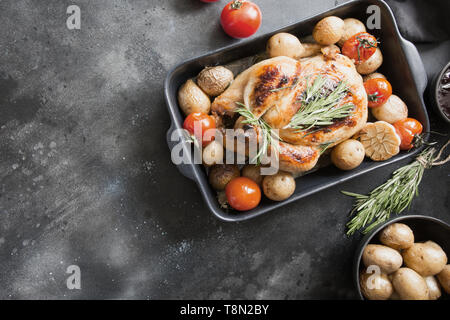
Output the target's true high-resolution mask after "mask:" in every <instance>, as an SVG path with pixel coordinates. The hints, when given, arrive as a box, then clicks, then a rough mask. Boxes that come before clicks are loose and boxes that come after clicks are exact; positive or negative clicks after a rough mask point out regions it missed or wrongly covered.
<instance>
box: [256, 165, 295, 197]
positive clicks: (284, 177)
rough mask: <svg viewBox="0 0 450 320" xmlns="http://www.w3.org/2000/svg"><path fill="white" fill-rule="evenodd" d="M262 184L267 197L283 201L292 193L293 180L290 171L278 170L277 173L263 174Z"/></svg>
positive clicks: (293, 187)
mask: <svg viewBox="0 0 450 320" xmlns="http://www.w3.org/2000/svg"><path fill="white" fill-rule="evenodd" d="M262 186H263V191H264V194H265V195H266V197H267V198H269V199H270V200H274V201H283V200H286V199H287V198H289V197H290V196H292V194H293V193H294V191H295V180H294V177H293V176H292V174H291V173H288V172H284V171H279V172H278V173H277V174H274V175H271V176H265V177H264V180H263V183H262Z"/></svg>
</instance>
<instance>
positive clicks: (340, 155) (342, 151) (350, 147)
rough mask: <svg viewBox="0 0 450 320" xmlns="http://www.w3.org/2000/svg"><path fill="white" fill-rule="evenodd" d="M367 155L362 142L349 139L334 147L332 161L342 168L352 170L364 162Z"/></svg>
mask: <svg viewBox="0 0 450 320" xmlns="http://www.w3.org/2000/svg"><path fill="white" fill-rule="evenodd" d="M365 155H366V152H365V151H364V146H363V145H362V143H361V142H359V141H358V140H354V139H348V140H346V141H344V142H342V143H340V144H338V145H337V146H336V147H334V148H333V150H332V151H331V161H332V162H333V164H334V165H335V166H336V167H338V168H339V169H341V170H352V169H354V168H356V167H358V166H359V165H360V164H361V163H362V162H363V160H364V157H365Z"/></svg>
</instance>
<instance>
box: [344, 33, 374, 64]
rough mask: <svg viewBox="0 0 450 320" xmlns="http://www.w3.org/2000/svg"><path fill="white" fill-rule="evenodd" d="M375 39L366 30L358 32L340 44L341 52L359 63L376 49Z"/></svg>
mask: <svg viewBox="0 0 450 320" xmlns="http://www.w3.org/2000/svg"><path fill="white" fill-rule="evenodd" d="M377 47H378V41H377V39H376V38H375V37H374V36H372V35H370V34H368V33H367V32H360V33H358V34H355V35H354V36H353V37H351V38H350V39H348V40H347V41H345V43H344V45H343V46H342V53H343V54H344V55H346V56H347V57H349V58H350V59H352V60H353V61H355V64H360V63H362V62H364V61H366V60H367V59H369V58H370V57H371V56H372V55H373V54H374V53H375V51H376V50H377Z"/></svg>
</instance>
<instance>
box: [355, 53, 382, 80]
mask: <svg viewBox="0 0 450 320" xmlns="http://www.w3.org/2000/svg"><path fill="white" fill-rule="evenodd" d="M382 64H383V54H382V53H381V50H380V49H379V48H377V50H376V51H375V53H374V54H373V55H372V56H371V57H370V58H369V59H367V60H366V61H364V62H362V63H360V64H358V65H356V71H358V72H359V73H360V74H370V73H372V72H375V71H376V70H377V69H378V68H379V67H380V66H381V65H382Z"/></svg>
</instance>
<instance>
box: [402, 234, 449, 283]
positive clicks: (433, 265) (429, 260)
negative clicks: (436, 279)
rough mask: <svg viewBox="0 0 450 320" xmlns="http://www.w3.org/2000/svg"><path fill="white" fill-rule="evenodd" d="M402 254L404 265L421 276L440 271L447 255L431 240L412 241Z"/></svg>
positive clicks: (431, 274) (445, 262)
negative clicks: (422, 241)
mask: <svg viewBox="0 0 450 320" xmlns="http://www.w3.org/2000/svg"><path fill="white" fill-rule="evenodd" d="M402 256H403V260H404V261H405V265H406V266H407V267H408V268H411V269H413V270H414V271H416V272H417V273H418V274H420V275H421V276H422V277H427V276H434V275H436V274H438V273H440V272H441V271H442V270H443V269H444V267H445V265H446V264H447V255H446V254H445V252H444V250H442V248H441V247H440V246H439V245H438V244H437V243H435V242H433V241H427V242H424V243H414V244H413V245H412V246H411V247H409V248H408V249H406V250H404V251H402Z"/></svg>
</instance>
